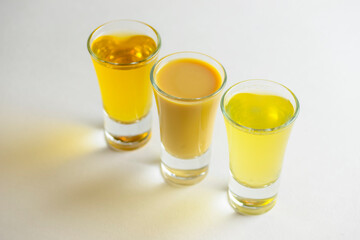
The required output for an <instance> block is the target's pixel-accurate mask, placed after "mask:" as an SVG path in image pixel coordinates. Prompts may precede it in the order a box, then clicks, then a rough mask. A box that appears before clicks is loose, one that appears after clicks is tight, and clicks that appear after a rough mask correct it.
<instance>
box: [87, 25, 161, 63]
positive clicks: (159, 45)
mask: <svg viewBox="0 0 360 240" xmlns="http://www.w3.org/2000/svg"><path fill="white" fill-rule="evenodd" d="M116 22H132V23H140V24H142V25H145V26H147V27H149V28H150V29H151V30H152V31H153V32H154V33H155V35H156V38H157V39H156V40H157V44H156V49H155V51H154V52H153V53H152V54H151V55H149V56H148V57H146V58H144V59H142V60H140V61H137V62H131V63H114V62H109V61H106V60H103V59H101V58H99V57H98V56H96V54H95V53H94V52H93V51H92V49H91V46H90V40H91V38H92V37H93V35H94V34H95V33H96V32H97V31H98V30H100V29H102V28H103V27H105V26H107V25H109V24H111V23H116ZM160 47H161V38H160V34H159V33H158V32H157V31H156V29H155V28H153V27H152V26H150V25H149V24H147V23H144V22H141V21H138V20H133V19H118V20H112V21H109V22H106V23H104V24H102V25H100V26H98V27H97V28H95V30H94V31H92V32H91V34H90V36H89V37H88V40H87V49H88V51H89V53H90V55H91V56H92V57H93V58H94V59H95V60H97V61H99V62H102V63H106V64H111V65H114V66H132V65H137V64H140V63H144V62H147V61H149V60H150V59H152V58H153V57H154V56H156V55H157V54H158V52H159V50H160Z"/></svg>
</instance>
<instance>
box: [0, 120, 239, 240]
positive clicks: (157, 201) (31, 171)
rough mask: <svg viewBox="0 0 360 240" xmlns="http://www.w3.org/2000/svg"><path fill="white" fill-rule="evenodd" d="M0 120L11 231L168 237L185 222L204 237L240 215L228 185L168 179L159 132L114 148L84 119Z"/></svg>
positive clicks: (0, 203)
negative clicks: (132, 147) (175, 183)
mask: <svg viewBox="0 0 360 240" xmlns="http://www.w3.org/2000/svg"><path fill="white" fill-rule="evenodd" d="M1 126H2V138H1V140H0V156H1V160H0V179H1V183H0V195H1V196H2V197H1V198H0V211H1V213H2V215H3V216H6V218H2V219H1V218H0V225H1V226H3V227H5V228H4V229H6V234H5V235H6V236H9V237H10V238H11V237H12V238H13V239H17V237H19V236H24V235H27V234H30V235H32V236H36V238H38V239H44V238H53V237H54V236H57V235H59V234H65V235H67V236H74V238H73V239H79V237H80V238H81V239H99V238H100V237H103V236H104V233H105V234H108V237H107V238H106V239H112V238H114V239H115V238H130V237H132V238H135V239H136V238H143V237H144V236H147V237H149V238H150V239H169V238H171V237H172V236H173V235H174V234H177V235H178V234H181V233H182V232H183V231H184V229H186V233H184V234H185V235H186V236H190V235H194V236H195V237H196V235H197V234H198V235H199V237H200V235H201V233H202V232H204V231H207V229H208V228H209V227H211V226H215V225H217V224H218V223H219V222H222V221H223V220H224V219H226V218H227V217H231V216H234V215H235V214H234V213H233V211H232V210H231V209H230V207H227V208H225V211H224V206H227V203H226V195H225V191H224V189H222V188H221V189H214V188H212V187H210V188H209V187H207V186H206V184H204V183H200V184H199V185H196V186H193V187H188V188H174V187H171V186H168V185H167V184H165V183H164V181H163V179H162V178H161V175H160V170H159V162H160V159H159V151H158V146H157V145H158V144H159V142H158V140H159V139H158V136H156V135H155V136H154V139H152V141H150V142H149V143H148V145H147V146H145V147H143V148H141V149H139V150H137V151H131V152H114V151H112V150H109V149H108V148H107V146H106V144H105V140H104V137H103V131H102V129H99V128H93V127H90V126H85V125H82V124H78V123H73V122H66V121H61V120H57V119H52V118H48V117H44V116H35V115H34V114H26V113H22V114H20V115H8V116H7V118H2V119H1ZM29 223H31V224H29ZM0 232H1V231H0ZM0 235H1V234H0ZM185 235H184V236H185ZM69 239H71V238H69Z"/></svg>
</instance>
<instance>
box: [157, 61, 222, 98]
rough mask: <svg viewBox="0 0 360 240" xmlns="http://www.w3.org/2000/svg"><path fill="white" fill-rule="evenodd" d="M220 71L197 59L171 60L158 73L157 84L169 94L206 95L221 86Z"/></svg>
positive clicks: (198, 96) (191, 96) (192, 96)
mask: <svg viewBox="0 0 360 240" xmlns="http://www.w3.org/2000/svg"><path fill="white" fill-rule="evenodd" d="M221 83H222V81H221V76H220V74H219V72H218V71H217V70H216V69H215V68H214V67H213V66H211V65H210V64H208V63H206V62H204V61H201V60H197V59H190V58H185V59H177V60H173V61H170V62H169V63H167V64H166V65H165V66H164V67H162V68H161V69H160V70H159V72H158V73H157V77H156V84H157V85H158V87H159V88H160V89H161V90H163V91H164V92H166V93H167V94H169V95H172V96H175V97H181V98H200V97H205V96H208V95H210V94H212V93H213V92H215V91H216V90H218V89H219V88H220V86H221Z"/></svg>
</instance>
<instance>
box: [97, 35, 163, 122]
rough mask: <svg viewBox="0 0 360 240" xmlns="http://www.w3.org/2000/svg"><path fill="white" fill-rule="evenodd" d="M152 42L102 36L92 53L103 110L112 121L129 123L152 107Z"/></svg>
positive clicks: (144, 114) (135, 38)
mask: <svg viewBox="0 0 360 240" xmlns="http://www.w3.org/2000/svg"><path fill="white" fill-rule="evenodd" d="M156 48H157V45H156V43H155V41H154V40H153V39H152V38H150V37H148V36H145V35H129V34H127V35H124V34H116V35H104V36H100V37H98V38H96V39H95V40H94V41H93V43H92V44H91V50H92V51H93V52H94V53H95V55H96V56H97V58H98V59H100V60H103V61H106V62H107V63H105V62H101V61H99V60H96V59H94V58H93V63H94V66H95V70H96V74H97V77H98V80H99V85H100V91H101V96H102V100H103V106H104V110H105V111H106V112H107V114H108V115H109V116H110V117H111V118H113V119H114V120H117V121H120V122H124V123H131V122H134V121H136V120H139V119H141V118H142V117H144V116H146V115H147V113H148V112H149V110H150V107H151V100H152V95H151V94H152V93H151V84H150V78H149V76H150V70H151V67H152V65H153V64H154V61H155V58H153V59H151V60H146V59H147V58H148V57H150V56H151V55H152V54H153V53H154V52H155V51H156ZM144 60H146V61H144Z"/></svg>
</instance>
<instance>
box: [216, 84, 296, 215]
mask: <svg viewBox="0 0 360 240" xmlns="http://www.w3.org/2000/svg"><path fill="white" fill-rule="evenodd" d="M220 105H221V110H222V113H223V116H224V119H225V125H226V130H227V137H228V145H229V158H230V173H231V177H230V183H229V188H228V200H229V203H230V205H231V206H232V207H233V208H234V210H235V211H237V212H239V213H241V214H246V215H256V214H263V213H265V212H267V211H269V210H270V209H271V208H273V206H274V205H275V202H276V197H277V193H278V188H279V177H280V172H281V167H282V162H283V158H284V153H285V149H286V145H287V142H288V138H289V135H290V131H291V128H292V126H293V124H294V121H295V119H296V118H297V116H298V113H299V101H298V99H297V98H296V96H295V94H294V93H293V92H291V91H290V90H289V89H288V88H286V87H285V86H283V85H281V84H279V83H276V82H273V81H269V80H247V81H244V82H239V83H237V84H235V85H234V86H232V87H231V88H230V89H228V90H227V91H226V92H225V94H224V95H223V97H222V99H221V103H220Z"/></svg>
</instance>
